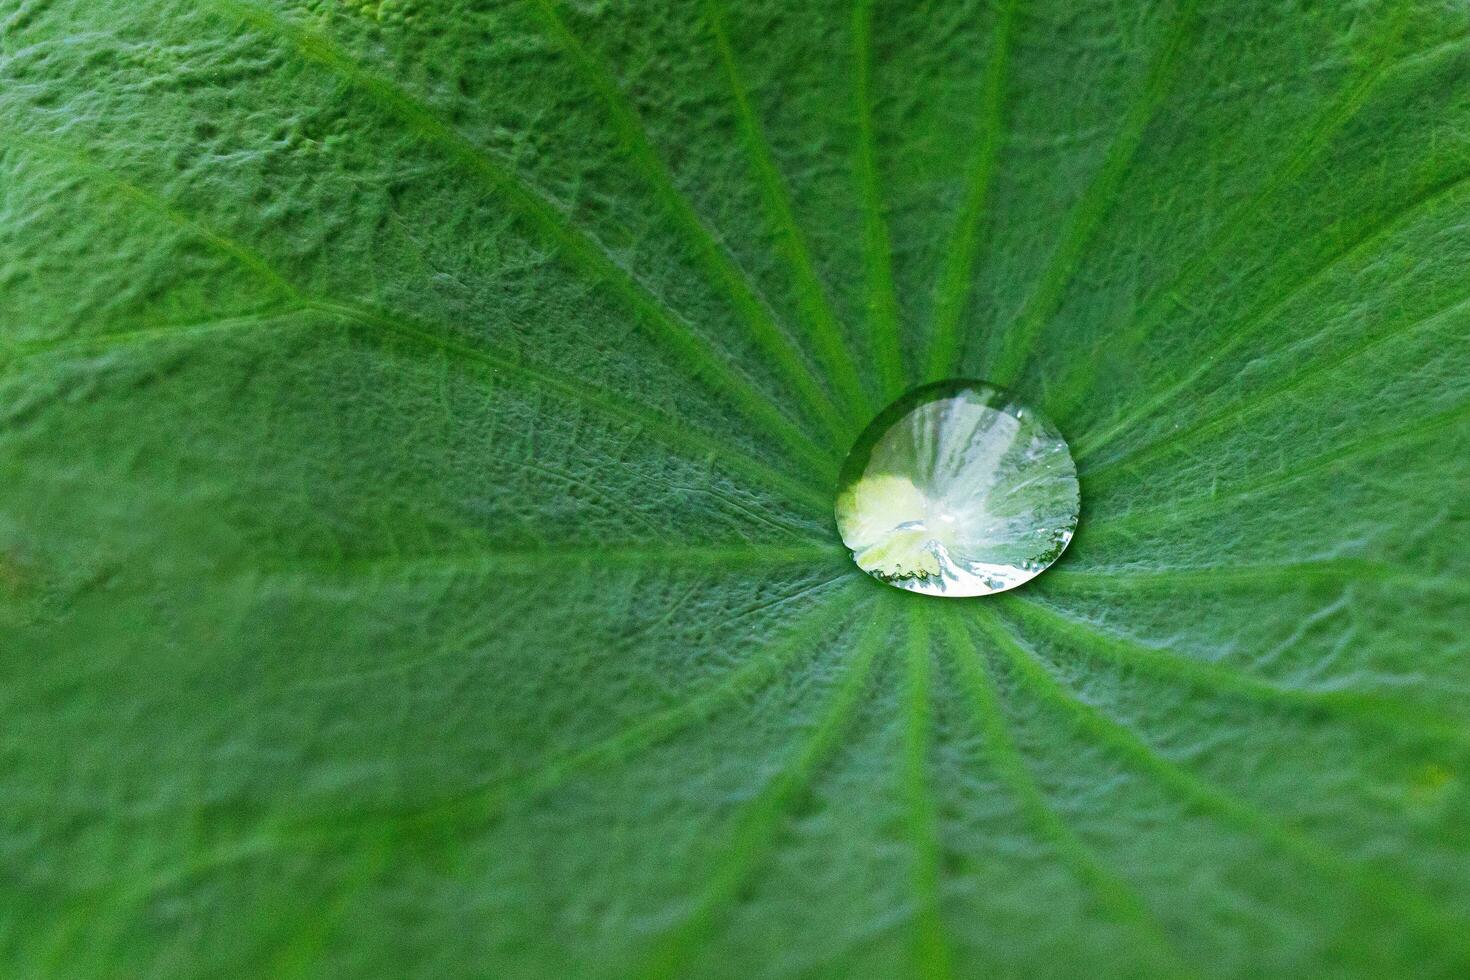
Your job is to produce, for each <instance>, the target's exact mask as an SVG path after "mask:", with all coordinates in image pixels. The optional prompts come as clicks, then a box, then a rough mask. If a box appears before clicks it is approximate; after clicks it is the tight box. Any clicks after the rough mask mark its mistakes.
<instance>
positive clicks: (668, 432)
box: [7, 134, 831, 513]
mask: <svg viewBox="0 0 1470 980" xmlns="http://www.w3.org/2000/svg"><path fill="white" fill-rule="evenodd" d="M7 141H8V142H9V145H11V146H20V147H23V148H25V149H26V150H27V151H29V152H34V153H37V154H39V155H41V156H44V157H47V158H48V159H52V160H56V161H58V162H61V163H63V164H66V165H68V166H72V167H75V168H77V169H78V170H80V171H81V172H83V173H86V174H87V175H89V176H91V177H94V178H96V179H98V180H100V181H102V182H103V183H104V184H106V185H107V186H108V187H111V188H113V189H115V190H116V191H118V192H119V193H120V194H122V195H123V196H124V197H125V198H126V199H128V200H130V201H132V202H134V203H135V204H138V205H140V206H142V207H144V208H146V209H147V210H150V211H152V212H154V213H156V214H159V215H161V216H162V217H164V218H166V219H168V220H169V221H171V222H173V223H174V224H176V225H178V226H179V227H181V228H183V229H185V230H186V231H188V232H190V233H191V234H194V235H197V236H198V237H199V238H200V239H201V240H202V241H204V242H206V243H207V244H209V245H210V246H212V247H214V248H215V249H217V250H219V251H220V252H221V253H222V254H224V255H227V256H230V257H232V258H234V259H235V260H236V261H238V262H239V263H240V264H241V265H242V266H244V267H245V268H247V269H249V270H251V271H253V272H255V273H257V274H258V275H260V276H261V277H262V278H263V279H265V280H266V281H267V282H269V283H271V284H272V285H273V286H275V287H276V288H277V289H279V290H280V291H281V292H282V293H284V294H285V295H286V296H288V297H290V298H291V299H292V300H293V301H294V302H296V303H298V304H299V305H300V308H301V309H303V310H305V309H314V310H317V311H319V312H326V313H331V314H334V315H336V316H339V317H344V318H346V319H349V320H354V321H356V322H358V323H360V324H363V325H364V326H375V327H378V328H380V329H386V330H389V331H390V332H392V333H396V334H398V335H401V336H404V337H407V338H410V339H414V340H416V341H418V342H419V343H421V344H426V345H428V346H431V347H435V348H438V349H441V350H445V351H447V352H451V353H454V354H455V355H456V356H458V357H460V358H461V359H462V360H463V361H464V362H465V363H468V364H477V365H480V366H482V367H484V368H488V369H490V370H492V371H496V372H499V373H500V376H501V379H502V380H510V381H513V382H516V383H519V384H521V385H522V386H523V387H524V388H525V389H526V390H529V391H532V392H536V393H548V392H549V393H553V394H556V395H559V396H561V397H563V398H565V399H568V400H570V401H573V402H576V403H579V404H583V405H586V406H587V407H589V408H591V409H593V410H595V411H598V412H600V413H602V414H604V415H607V416H610V417H612V418H617V419H621V420H623V421H626V422H631V423H633V424H635V425H638V426H641V427H643V429H644V430H645V431H647V432H648V433H649V434H650V435H652V436H654V437H655V438H657V439H658V440H659V441H660V442H662V443H663V444H664V445H666V446H668V447H669V448H670V449H673V450H674V451H676V452H681V453H683V454H685V455H686V456H688V457H689V458H693V459H699V458H706V457H713V458H718V459H719V460H721V461H722V462H723V463H724V464H725V465H727V466H729V468H730V469H731V470H732V471H735V472H739V473H741V474H743V475H744V476H746V477H747V478H750V479H753V480H755V481H756V482H757V483H761V484H765V485H766V486H769V487H771V488H772V489H779V490H780V491H781V492H782V493H784V494H787V495H788V497H789V500H790V501H791V502H793V503H795V502H800V503H802V504H805V505H807V506H810V507H811V508H812V509H813V510H814V511H816V512H819V513H825V512H827V511H828V510H829V509H830V507H831V500H830V499H829V498H828V497H827V495H826V494H824V493H822V492H820V491H819V490H818V488H817V487H816V485H814V484H813V483H810V482H808V481H805V480H798V479H795V478H793V477H791V476H789V475H787V474H785V473H783V472H782V471H780V470H778V469H776V468H775V467H774V466H771V465H770V464H769V463H766V462H764V461H762V460H760V459H757V458H756V457H754V456H752V455H750V454H749V453H748V452H746V451H745V450H743V449H741V448H739V447H737V446H735V445H733V444H731V443H729V442H726V441H725V440H722V439H719V438H717V437H715V436H712V435H709V434H707V433H704V432H702V431H701V430H699V429H697V428H695V427H694V426H690V425H672V424H670V423H668V422H667V421H666V420H665V419H663V418H662V417H661V416H659V415H658V414H657V413H655V412H652V411H650V410H648V409H647V408H645V407H644V406H642V405H639V404H637V403H636V402H631V401H628V400H626V399H623V398H621V397H620V396H617V395H614V394H613V393H611V392H608V391H605V390H603V389H599V388H598V387H596V386H595V385H591V384H588V383H586V382H583V381H581V380H578V379H572V378H567V377H565V376H562V375H560V374H559V372H556V371H555V370H553V369H551V368H547V367H531V366H529V365H526V364H524V363H522V362H520V361H518V360H516V359H513V358H509V357H506V356H503V355H499V354H495V353H492V352H490V351H488V350H485V349H482V348H479V347H473V346H470V345H467V344H462V343H459V342H458V341H455V340H452V339H450V338H451V337H452V335H453V333H454V331H453V329H452V328H450V327H448V326H447V325H443V324H435V325H433V326H432V328H431V327H430V326H429V325H427V324H419V325H417V326H410V325H409V324H410V322H411V321H412V320H413V318H412V317H410V316H409V315H408V314H404V313H385V312H379V311H374V310H372V309H369V308H367V307H364V306H360V305H356V304H352V303H347V302H343V301H340V300H334V299H330V298H325V297H315V296H310V295H308V294H306V293H304V292H302V291H301V290H300V289H299V288H298V287H297V286H296V285H295V284H293V283H291V282H290V281H289V280H287V279H286V278H285V277H284V276H282V275H281V274H280V273H278V272H277V271H276V270H275V269H274V268H272V267H271V265H270V264H269V263H268V262H266V261H265V259H264V258H262V257H261V256H260V255H258V254H257V253H255V252H253V251H252V250H251V249H249V248H248V247H246V246H244V245H242V244H241V243H239V242H237V241H235V240H234V239H232V238H229V237H228V236H225V235H222V234H221V233H219V232H217V231H215V230H213V229H212V228H209V227H208V226H206V225H204V224H203V223H202V222H200V221H198V220H196V219H195V218H192V217H190V216H189V215H187V214H185V213H183V212H181V211H179V210H178V209H177V208H175V207H174V206H173V205H172V204H170V203H169V202H168V201H166V200H164V199H163V198H161V197H159V196H158V195H157V194H155V193H154V192H152V191H150V190H147V189H145V188H143V187H141V186H139V185H137V184H134V183H132V182H130V181H128V180H126V179H125V178H122V177H120V176H118V175H117V174H114V173H112V172H111V171H109V170H106V169H105V168H102V167H100V166H98V165H97V164H95V163H94V162H92V161H91V160H89V159H88V158H86V157H85V156H83V155H81V154H79V153H76V152H74V151H71V150H68V149H65V148H62V147H59V146H54V145H51V144H47V143H41V142H39V141H36V140H32V139H28V138H25V137H16V136H13V135H10V134H7ZM280 315H282V316H284V315H285V314H284V313H282V314H280ZM261 318H262V321H263V322H264V321H267V320H269V319H270V314H268V313H263V314H261ZM253 325H255V322H254V321H253V320H251V319H249V318H247V317H237V318H233V319H230V321H229V322H228V323H225V322H224V321H220V322H219V323H218V324H217V326H218V328H220V329H223V328H226V327H230V328H235V329H238V328H241V327H247V326H253ZM197 328H198V329H199V330H202V331H206V332H207V331H210V330H212V329H214V328H215V327H214V326H212V325H211V323H201V324H199V325H197ZM184 329H185V328H167V331H168V332H167V333H166V332H164V331H160V332H158V333H157V334H154V333H147V332H144V331H138V332H137V336H135V337H132V338H130V339H131V340H132V341H134V342H140V341H145V340H153V339H173V334H174V333H177V334H178V335H179V336H183V333H182V332H181V331H182V330H184ZM68 342H69V341H68ZM68 342H63V341H57V342H55V343H56V345H57V347H58V348H60V347H62V346H63V345H64V344H65V343H68ZM76 342H77V343H78V344H84V343H92V342H104V341H102V340H101V338H98V340H96V341H92V340H91V339H87V340H82V339H78V340H77V341H76ZM43 343H44V344H50V343H51V342H49V341H48V342H43ZM104 343H105V342H104ZM823 469H826V466H824V467H823Z"/></svg>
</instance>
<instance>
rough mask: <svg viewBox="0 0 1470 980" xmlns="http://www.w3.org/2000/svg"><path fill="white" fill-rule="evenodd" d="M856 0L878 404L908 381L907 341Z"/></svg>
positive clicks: (862, 13) (866, 3)
mask: <svg viewBox="0 0 1470 980" xmlns="http://www.w3.org/2000/svg"><path fill="white" fill-rule="evenodd" d="M874 2H875V0H854V3H853V10H852V43H853V97H854V100H855V102H856V106H857V129H858V159H857V170H858V187H859V189H860V192H861V195H862V202H863V264H864V266H865V268H866V274H867V316H868V335H869V342H870V343H871V345H872V348H873V356H874V359H875V360H876V361H877V365H878V374H879V378H880V379H881V384H880V386H879V387H880V395H881V397H880V398H879V400H878V404H879V405H883V404H887V403H888V402H889V401H890V400H891V399H893V398H894V397H895V396H896V395H897V394H898V392H899V390H900V389H901V388H902V387H903V371H904V365H903V342H902V339H901V338H900V337H899V332H898V292H897V290H896V289H895V288H894V285H893V242H892V240H891V238H890V237H889V234H888V216H887V215H886V214H885V213H884V207H883V193H882V190H881V189H880V179H879V175H878V132H877V123H876V121H875V120H874V104H875V102H876V101H877V99H876V95H875V93H874V91H873V88H874V86H873V5H874Z"/></svg>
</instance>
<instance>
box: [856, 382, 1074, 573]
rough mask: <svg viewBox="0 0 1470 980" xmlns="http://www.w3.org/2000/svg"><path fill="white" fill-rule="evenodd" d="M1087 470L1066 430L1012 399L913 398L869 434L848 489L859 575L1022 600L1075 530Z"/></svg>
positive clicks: (960, 393)
mask: <svg viewBox="0 0 1470 980" xmlns="http://www.w3.org/2000/svg"><path fill="white" fill-rule="evenodd" d="M1080 509H1081V497H1080V493H1079V490H1078V486H1077V467H1076V464H1075V463H1073V461H1072V454H1071V451H1070V450H1069V449H1068V448H1067V443H1066V440H1065V439H1063V438H1062V435H1061V433H1060V432H1058V431H1057V428H1056V426H1054V425H1052V423H1051V422H1050V421H1048V420H1047V419H1046V418H1045V417H1044V416H1043V415H1042V414H1041V413H1040V412H1038V411H1036V410H1035V409H1033V408H1030V407H1029V406H1027V405H1025V404H1023V403H1022V402H1020V401H1019V400H1018V399H1017V398H1016V397H1015V396H1014V395H1012V394H1011V393H1010V392H1008V391H1006V390H1005V389H1003V388H999V387H996V386H995V385H992V384H989V383H987V382H984V381H977V380H970V379H955V380H950V381H940V382H936V383H934V384H928V385H924V386H922V387H919V388H915V389H913V390H911V391H909V392H908V393H906V394H905V395H903V396H902V397H900V398H899V399H898V400H897V401H895V402H894V403H893V404H892V405H890V406H889V407H888V408H886V409H884V410H883V411H882V412H881V413H879V415H878V417H877V418H876V419H874V420H873V422H872V423H871V424H869V425H868V427H867V428H866V429H865V430H864V431H863V433H862V435H861V436H859V437H858V440H857V442H856V443H855V444H854V445H853V448H852V450H851V452H849V453H848V456H847V460H846V462H845V463H844V464H843V467H842V472H841V475H840V478H839V480H838V493H837V505H836V511H837V529H838V531H839V533H840V534H841V535H842V540H843V543H844V544H846V545H847V547H848V549H849V550H850V551H851V552H852V555H853V560H854V561H856V562H857V564H858V566H859V567H860V568H862V569H863V571H865V572H867V573H868V574H869V575H871V576H873V577H874V578H876V579H878V580H880V581H882V582H886V583H888V584H889V585H892V586H894V587H896V588H900V589H906V590H908V591H910V592H922V593H925V594H927V595H942V596H951V597H956V598H957V597H964V596H978V595H989V594H991V593H994V592H1004V591H1005V590H1007V589H1014V588H1015V587H1016V586H1018V585H1022V584H1024V583H1026V582H1029V581H1030V580H1031V579H1033V578H1035V577H1036V576H1037V575H1039V574H1041V573H1042V572H1043V571H1045V570H1046V569H1047V568H1048V567H1049V566H1050V565H1051V564H1052V563H1053V562H1055V561H1056V560H1057V559H1058V558H1059V557H1061V554H1062V552H1063V550H1065V549H1066V547H1067V545H1068V543H1070V542H1071V540H1072V535H1073V533H1075V531H1076V530H1077V517H1078V513H1079V512H1080Z"/></svg>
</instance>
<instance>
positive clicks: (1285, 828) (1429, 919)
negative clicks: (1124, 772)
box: [997, 624, 1466, 955]
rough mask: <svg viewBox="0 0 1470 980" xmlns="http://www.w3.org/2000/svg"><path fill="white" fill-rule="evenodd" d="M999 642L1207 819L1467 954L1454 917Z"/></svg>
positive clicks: (1037, 683) (1073, 713) (1044, 698)
mask: <svg viewBox="0 0 1470 980" xmlns="http://www.w3.org/2000/svg"><path fill="white" fill-rule="evenodd" d="M997 637H998V639H999V640H1000V642H999V643H998V646H999V647H1000V649H1001V650H1003V651H1004V652H1005V653H1006V655H1007V658H1008V660H1009V661H1010V663H1011V664H1012V666H1013V667H1014V668H1015V669H1016V672H1017V675H1018V676H1019V677H1020V678H1021V679H1022V680H1023V681H1024V682H1025V684H1026V686H1027V687H1028V688H1030V690H1031V691H1032V693H1033V694H1034V695H1035V696H1036V699H1037V700H1038V701H1040V702H1041V703H1043V704H1046V705H1047V706H1049V707H1051V708H1052V709H1053V710H1056V711H1060V712H1061V713H1063V714H1065V715H1067V716H1069V717H1070V718H1072V719H1073V721H1074V722H1075V723H1076V724H1077V726H1078V728H1079V729H1081V730H1082V731H1085V732H1087V733H1089V734H1090V735H1092V736H1094V737H1096V738H1098V739H1099V741H1100V742H1102V743H1103V744H1105V745H1107V746H1109V747H1110V748H1111V749H1112V750H1113V751H1114V752H1115V753H1116V754H1117V755H1118V756H1120V757H1121V758H1123V759H1125V760H1127V761H1128V762H1130V763H1132V764H1133V765H1134V766H1136V767H1137V768H1139V769H1141V770H1143V771H1144V772H1146V773H1148V774H1149V775H1150V776H1152V777H1153V778H1154V779H1155V780H1156V781H1157V782H1158V783H1159V784H1160V785H1162V786H1164V787H1166V788H1167V789H1169V790H1170V791H1172V792H1174V793H1175V794H1176V795H1178V796H1180V797H1182V798H1183V799H1185V800H1188V801H1189V802H1190V803H1192V804H1193V805H1195V806H1197V807H1198V808H1199V809H1200V810H1201V811H1203V812H1204V813H1206V814H1209V815H1211V816H1214V817H1216V818H1217V819H1221V820H1224V821H1226V822H1228V823H1231V824H1234V825H1236V826H1237V827H1240V828H1241V829H1243V830H1245V831H1247V832H1248V833H1250V834H1253V835H1254V836H1256V837H1258V838H1260V839H1261V840H1263V841H1265V842H1266V843H1267V844H1269V845H1271V846H1273V847H1275V848H1276V849H1278V850H1280V851H1281V852H1283V853H1285V854H1288V855H1290V856H1292V857H1293V858H1295V859H1296V860H1297V861H1299V862H1300V863H1302V864H1303V865H1305V866H1307V867H1310V868H1312V869H1313V870H1315V871H1317V872H1318V873H1319V874H1321V875H1323V876H1324V877H1329V878H1336V879H1338V880H1340V881H1343V882H1345V883H1347V884H1349V885H1350V886H1352V887H1353V888H1354V889H1356V890H1357V891H1359V892H1360V893H1361V894H1362V897H1363V898H1364V899H1365V900H1366V901H1368V902H1370V903H1372V904H1374V905H1376V906H1379V907H1384V908H1387V909H1389V910H1392V911H1393V912H1394V913H1396V914H1399V915H1403V916H1404V917H1406V918H1408V919H1410V920H1412V921H1413V922H1414V923H1415V925H1416V926H1417V927H1419V928H1420V929H1422V930H1424V931H1425V932H1429V933H1432V934H1434V935H1436V936H1437V937H1440V938H1442V939H1444V938H1447V939H1449V940H1450V941H1451V942H1452V943H1453V944H1454V946H1455V947H1456V948H1458V949H1460V950H1462V951H1464V950H1465V949H1466V943H1465V939H1464V936H1465V931H1464V928H1465V927H1464V924H1463V923H1461V922H1458V921H1456V919H1455V918H1454V917H1453V916H1451V915H1448V914H1446V913H1445V912H1444V911H1443V910H1442V909H1440V908H1439V907H1438V906H1437V905H1436V904H1435V903H1434V902H1433V901H1432V900H1431V899H1429V898H1427V897H1426V896H1424V895H1422V894H1420V893H1419V892H1418V891H1416V890H1414V889H1411V888H1409V887H1407V886H1405V885H1402V884H1400V883H1399V882H1397V881H1395V880H1393V879H1391V878H1388V877H1387V876H1385V875H1383V874H1381V873H1379V872H1378V871H1377V870H1376V869H1373V868H1371V867H1367V866H1364V865H1362V864H1359V863H1358V862H1356V861H1352V860H1349V859H1347V858H1345V857H1343V856H1342V855H1340V854H1338V853H1337V852H1336V851H1335V850H1333V849H1332V848H1330V847H1328V846H1327V845H1325V844H1323V843H1321V842H1320V841H1318V840H1317V839H1316V838H1314V837H1312V836H1310V835H1308V834H1307V833H1305V832H1304V831H1302V830H1300V829H1298V828H1297V827H1295V826H1292V825H1291V824H1287V823H1283V822H1282V821H1281V820H1279V819H1278V818H1277V817H1275V816H1273V815H1271V814H1269V813H1267V812H1265V811H1263V810H1261V809H1259V808H1258V807H1257V806H1255V805H1254V804H1252V803H1249V802H1247V801H1245V800H1242V799H1240V798H1238V797H1236V796H1234V795H1232V794H1230V793H1228V792H1227V791H1225V790H1224V789H1222V788H1220V787H1219V786H1217V785H1215V784H1214V783H1211V782H1209V781H1208V780H1206V779H1204V778H1203V777H1201V776H1198V775H1196V774H1195V773H1194V772H1192V771H1190V770H1189V769H1187V768H1185V767H1184V766H1182V765H1180V764H1179V763H1177V762H1175V761H1173V760H1172V759H1170V758H1168V757H1167V756H1165V755H1164V754H1163V753H1161V752H1159V751H1158V750H1157V749H1155V748H1154V747H1153V746H1152V745H1150V744H1149V743H1148V742H1146V741H1144V739H1143V738H1142V737H1140V736H1139V735H1138V734H1137V733H1135V732H1133V731H1132V730H1131V729H1129V728H1128V727H1126V726H1124V725H1122V724H1120V723H1119V722H1117V721H1114V720H1113V719H1112V718H1110V717H1108V715H1107V714H1106V713H1104V712H1103V711H1102V710H1101V709H1099V708H1097V707H1095V706H1093V705H1091V704H1088V703H1086V702H1085V701H1083V700H1081V699H1080V698H1079V697H1078V696H1077V695H1076V693H1075V692H1073V691H1072V690H1071V689H1070V688H1068V687H1067V686H1066V685H1065V684H1063V683H1062V682H1061V681H1059V680H1057V679H1056V678H1055V677H1054V676H1053V675H1052V673H1051V671H1050V670H1049V669H1048V668H1047V667H1046V666H1045V665H1044V662H1043V660H1042V658H1041V657H1040V655H1038V654H1037V653H1036V652H1035V651H1034V650H1032V649H1031V648H1030V647H1028V646H1027V645H1026V644H1025V643H1023V642H1022V641H1021V640H1020V638H1019V637H1017V636H1016V635H1015V634H1014V632H1012V630H1011V628H1010V627H1009V626H1008V625H1004V624H1002V629H1001V631H1000V632H998V633H997ZM1461 955H1465V953H1462V954H1461Z"/></svg>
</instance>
